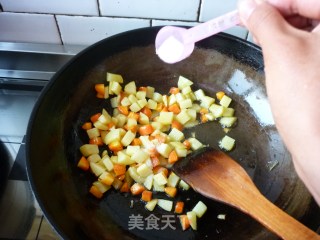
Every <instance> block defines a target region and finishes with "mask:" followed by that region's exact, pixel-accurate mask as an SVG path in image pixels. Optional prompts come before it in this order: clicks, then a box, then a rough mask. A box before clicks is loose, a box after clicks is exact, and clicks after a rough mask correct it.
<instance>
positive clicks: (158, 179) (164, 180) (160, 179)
mask: <svg viewBox="0 0 320 240" xmlns="http://www.w3.org/2000/svg"><path fill="white" fill-rule="evenodd" d="M153 180H154V182H156V183H157V184H158V185H165V184H167V182H168V179H167V178H166V177H165V176H164V175H163V173H162V172H160V173H158V174H156V175H154V176H153Z"/></svg>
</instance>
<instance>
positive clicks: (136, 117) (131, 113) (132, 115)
mask: <svg viewBox="0 0 320 240" xmlns="http://www.w3.org/2000/svg"><path fill="white" fill-rule="evenodd" d="M128 118H134V119H135V120H137V121H138V119H139V113H135V112H129V114H128Z"/></svg>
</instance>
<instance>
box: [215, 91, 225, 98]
mask: <svg viewBox="0 0 320 240" xmlns="http://www.w3.org/2000/svg"><path fill="white" fill-rule="evenodd" d="M224 95H225V93H224V92H221V91H220V92H217V93H216V97H217V98H218V100H221V99H222V97H223V96H224Z"/></svg>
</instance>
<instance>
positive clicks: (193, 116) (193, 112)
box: [187, 109, 197, 121]
mask: <svg viewBox="0 0 320 240" xmlns="http://www.w3.org/2000/svg"><path fill="white" fill-rule="evenodd" d="M187 113H188V115H189V116H190V118H191V119H190V120H189V121H195V120H196V119H197V111H196V110H195V109H187Z"/></svg>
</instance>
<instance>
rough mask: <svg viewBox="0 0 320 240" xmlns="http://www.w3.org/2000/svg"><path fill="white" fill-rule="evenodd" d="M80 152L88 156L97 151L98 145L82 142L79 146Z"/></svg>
mask: <svg viewBox="0 0 320 240" xmlns="http://www.w3.org/2000/svg"><path fill="white" fill-rule="evenodd" d="M80 152H81V154H82V155H83V156H85V157H88V156H90V155H92V154H95V153H99V148H98V145H95V144H84V145H82V146H81V147H80Z"/></svg>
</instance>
